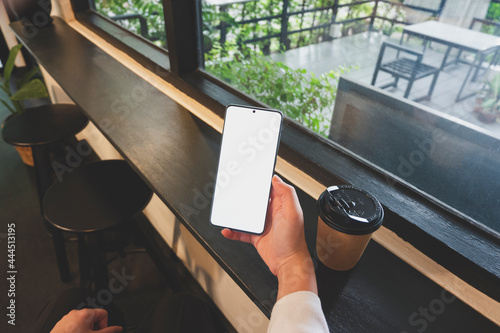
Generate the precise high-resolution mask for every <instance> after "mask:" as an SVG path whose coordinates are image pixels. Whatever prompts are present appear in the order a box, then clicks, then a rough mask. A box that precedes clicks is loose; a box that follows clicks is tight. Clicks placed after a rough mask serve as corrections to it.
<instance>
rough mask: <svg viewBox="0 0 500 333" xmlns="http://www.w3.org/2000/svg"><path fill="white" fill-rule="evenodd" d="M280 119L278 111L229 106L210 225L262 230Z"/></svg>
mask: <svg viewBox="0 0 500 333" xmlns="http://www.w3.org/2000/svg"><path fill="white" fill-rule="evenodd" d="M281 120H282V115H281V113H280V112H277V111H268V110H259V109H251V108H245V107H238V106H230V107H228V109H227V111H226V118H225V121H224V133H223V136H222V147H221V153H220V158H219V167H218V170H217V180H216V187H215V193H214V199H213V204H212V213H211V222H212V224H214V225H216V226H219V227H226V228H230V229H233V230H240V231H246V232H250V233H256V234H260V233H262V232H263V231H264V224H265V219H266V212H267V206H268V202H269V193H270V189H271V179H272V176H273V172H274V165H275V160H276V153H277V151H278V142H279V136H280V130H281Z"/></svg>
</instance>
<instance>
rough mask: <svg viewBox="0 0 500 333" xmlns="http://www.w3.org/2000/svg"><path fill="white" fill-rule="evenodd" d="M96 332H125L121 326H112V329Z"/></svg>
mask: <svg viewBox="0 0 500 333" xmlns="http://www.w3.org/2000/svg"><path fill="white" fill-rule="evenodd" d="M96 332H100V333H121V332H123V328H122V327H120V326H110V327H106V328H103V329H101V330H98V331H96Z"/></svg>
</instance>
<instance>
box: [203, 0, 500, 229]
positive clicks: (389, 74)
mask: <svg viewBox="0 0 500 333" xmlns="http://www.w3.org/2000/svg"><path fill="white" fill-rule="evenodd" d="M469 3H470V1H467V0H454V1H451V0H423V1H422V0H393V1H369V2H364V1H363V2H361V3H360V1H359V0H353V1H351V0H202V24H201V25H200V26H201V27H202V30H203V31H202V32H203V41H202V42H203V45H202V49H203V52H204V64H203V66H204V69H205V70H206V71H207V72H209V73H211V74H213V75H215V76H216V77H218V78H220V79H221V80H223V81H225V82H226V83H228V84H230V85H232V86H234V87H235V88H237V89H238V90H240V91H242V92H244V93H246V94H249V95H250V96H253V97H254V98H256V99H258V100H260V101H261V102H263V103H265V104H268V105H270V106H271V107H273V108H276V109H279V110H281V111H283V112H284V113H285V114H286V115H287V116H288V117H290V118H291V119H293V120H295V121H297V122H299V123H300V124H302V125H304V126H306V127H307V128H309V129H310V130H312V131H314V132H316V133H318V134H319V135H322V136H324V137H328V138H330V139H332V140H334V141H337V142H338V143H340V144H343V145H344V146H345V147H346V148H348V149H350V150H351V151H352V152H353V153H354V154H356V155H357V156H359V157H361V158H362V159H364V160H367V161H369V162H370V163H375V165H377V166H378V167H381V168H383V169H384V170H385V171H386V172H388V173H390V174H391V177H393V179H397V180H398V181H402V182H404V183H406V184H409V185H410V186H411V187H413V188H415V189H417V190H418V191H423V192H424V193H425V194H426V195H428V196H430V197H431V198H432V199H433V200H436V201H438V202H439V204H443V205H445V206H446V207H448V208H449V209H451V210H453V211H455V212H458V214H463V215H466V216H467V217H468V218H470V219H471V220H474V221H475V222H479V223H481V224H483V225H485V226H487V227H488V228H490V229H493V230H496V231H497V232H500V215H499V214H498V213H492V212H491V211H485V207H491V208H493V207H499V206H500V201H499V200H500V199H499V198H500V185H499V184H500V182H499V180H500V144H499V142H500V102H499V101H500V66H498V63H499V62H500V51H499V47H500V46H499V45H500V42H499V39H498V38H497V37H496V36H498V35H499V34H500V23H499V18H500V4H498V3H497V1H488V0H486V1H477V2H474V5H473V6H469V5H468V4H469ZM495 35H496V36H495ZM465 36H467V37H465ZM386 42H387V43H390V44H387V43H386ZM384 45H385V46H384ZM375 72H376V73H377V75H374V73H375ZM340 77H342V78H345V79H348V80H349V82H355V83H356V84H360V85H361V86H366V87H368V88H367V89H368V90H369V93H367V94H366V95H365V96H362V97H363V98H364V100H362V101H361V100H360V101H358V103H357V104H356V103H353V104H356V105H350V106H349V105H346V104H345V101H344V103H343V104H342V103H340V104H339V103H336V100H337V99H338V98H339V96H340V95H341V92H340V91H338V85H339V79H340ZM372 81H375V82H374V84H372ZM375 87H376V88H375ZM339 94H340V95H339ZM349 98H353V97H352V96H350V97H349ZM388 99H389V100H393V101H392V102H391V101H388ZM337 102H338V101H337ZM414 102H416V103H418V104H416V108H417V109H419V110H420V111H415V112H413V111H412V109H411V108H412V105H413V106H415V104H412V103H414ZM394 103H395V104H394ZM398 103H400V105H402V106H401V107H398ZM401 103H402V104H401ZM336 104H338V105H336ZM388 104H389V105H392V106H393V108H392V109H391V108H387V107H386V106H387V105H388ZM363 108H364V109H363ZM403 109H404V110H407V111H406V113H404V114H402V113H401V110H403ZM334 110H335V111H334ZM377 110H379V112H380V113H378V114H377ZM391 110H392V111H391ZM422 110H423V111H422ZM382 111H384V112H382ZM334 112H335V113H342V115H343V118H342V121H343V122H342V123H340V124H339V123H332V122H335V121H336V120H337V119H338V117H337V114H336V115H335V116H334ZM353 123H354V124H353ZM388 124H390V125H388ZM441 134H442V135H441ZM349 135H350V136H349ZM437 137H439V138H440V139H442V140H441V141H439V140H438V139H436V138H437ZM346 138H348V139H346ZM353 142H355V144H351V143H353ZM396 143H397V144H396ZM419 145H420V146H419ZM384 154H386V155H384ZM389 155H390V156H392V157H391V158H384V156H389ZM417 155H418V156H417ZM419 158H420V159H419ZM403 160H404V162H403ZM405 163H406V164H405ZM401 164H405V165H404V166H401ZM415 170H417V171H415ZM493 210H496V209H493Z"/></svg>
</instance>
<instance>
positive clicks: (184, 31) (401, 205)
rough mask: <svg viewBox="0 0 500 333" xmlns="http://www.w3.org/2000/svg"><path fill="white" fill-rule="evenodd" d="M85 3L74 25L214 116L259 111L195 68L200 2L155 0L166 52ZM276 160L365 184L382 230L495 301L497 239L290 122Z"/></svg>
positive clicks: (76, 2) (499, 276)
mask: <svg viewBox="0 0 500 333" xmlns="http://www.w3.org/2000/svg"><path fill="white" fill-rule="evenodd" d="M90 1H91V0H72V3H73V9H74V10H75V14H76V19H77V20H78V21H80V22H81V23H82V24H84V25H85V26H86V27H88V28H90V29H92V30H93V31H94V32H96V33H97V34H99V35H100V36H102V37H103V38H104V39H106V40H107V41H108V42H110V43H112V44H113V45H114V46H116V47H118V48H120V49H121V50H122V51H124V52H127V53H128V54H129V55H130V56H131V57H133V58H134V59H136V60H137V61H138V62H139V63H141V64H142V65H144V66H145V67H147V68H150V69H155V68H156V69H157V70H158V68H159V67H160V68H161V70H168V71H169V72H168V73H166V75H161V76H162V77H163V78H164V79H165V80H166V81H167V82H169V83H172V84H173V85H175V86H176V87H177V88H178V89H179V90H181V91H182V92H184V93H186V94H187V95H189V96H192V97H193V98H195V99H196V100H198V101H199V102H200V103H202V104H204V105H206V106H207V107H208V108H209V109H210V110H212V111H213V112H214V113H215V114H217V115H218V116H220V117H221V118H223V117H224V112H225V107H226V105H228V104H243V105H253V106H260V107H266V105H264V104H263V103H261V102H259V101H257V100H255V99H253V98H251V97H250V96H247V95H245V94H244V93H242V92H239V91H237V90H235V89H234V88H232V87H230V86H229V85H227V84H226V83H224V82H222V81H220V80H218V79H217V78H215V77H213V76H211V75H210V74H208V73H206V72H204V71H203V70H202V69H200V68H199V64H200V63H201V57H203V54H202V49H201V47H200V45H198V41H200V40H201V38H200V36H201V30H200V26H199V24H198V22H200V21H198V20H199V19H200V18H201V6H198V4H199V3H200V0H185V1H173V0H162V3H163V5H164V14H165V22H167V23H166V33H167V43H168V45H169V51H168V52H167V51H166V50H164V49H161V48H159V47H157V46H156V45H154V44H152V43H150V42H149V41H147V40H145V39H144V38H142V37H141V36H138V35H135V34H134V33H132V32H128V30H126V29H123V28H121V27H119V26H118V25H117V24H116V23H115V22H112V21H111V20H107V19H106V18H104V17H103V16H101V15H100V14H98V13H96V12H93V11H91V8H90V7H91V6H90ZM89 18H93V19H94V22H95V21H99V20H107V21H108V24H109V22H111V24H113V25H116V26H117V27H119V28H121V29H123V30H125V31H127V32H128V33H129V34H130V35H131V36H133V38H135V41H136V42H137V44H134V45H125V44H124V43H123V42H122V40H118V39H116V36H114V34H113V31H111V30H112V29H108V28H107V26H108V25H106V24H101V25H99V24H95V23H94V24H93V20H91V19H89ZM115 35H116V34H115ZM186 41H188V42H186ZM193 41H195V42H194V43H193ZM148 44H151V45H152V46H153V47H152V48H151V52H152V53H153V54H154V55H155V56H154V57H151V56H145V55H144V53H143V52H144V50H145V49H147V48H148ZM151 45H149V47H150V46H151ZM155 48H156V49H155ZM155 57H159V58H161V57H169V59H170V69H168V68H165V67H164V66H162V65H161V64H158V63H157V62H155V61H154V59H156V58H155ZM280 156H281V157H283V158H284V159H285V160H287V161H288V162H289V163H291V164H293V165H294V166H295V167H297V168H298V169H300V170H302V171H304V172H305V173H306V174H309V175H314V178H315V179H317V180H318V181H320V182H322V183H329V182H330V183H332V182H333V181H337V182H338V183H342V184H344V183H357V184H359V183H360V181H363V182H364V183H366V184H367V186H365V187H364V188H365V189H366V190H368V191H369V192H372V193H373V194H374V195H375V196H377V197H379V198H380V197H381V196H384V197H387V198H389V199H387V200H388V201H387V200H385V201H384V200H381V201H382V202H383V203H384V208H385V210H386V215H387V218H386V221H387V222H385V223H384V225H385V226H386V227H387V228H389V229H390V230H391V231H393V232H395V233H396V234H397V235H398V236H400V237H401V238H403V239H404V240H405V241H408V242H409V243H410V244H412V245H413V246H414V247H416V248H417V249H418V250H420V251H421V252H422V253H424V254H425V255H427V256H428V257H430V258H432V259H433V260H435V261H436V262H438V263H439V264H441V265H442V266H444V267H445V268H446V269H448V270H450V271H451V272H453V273H454V274H456V275H457V276H458V277H460V278H462V279H463V280H465V281H466V282H468V283H469V284H471V285H472V286H474V287H475V288H477V289H478V290H479V291H482V292H484V293H485V294H487V295H489V296H490V297H492V298H494V299H495V300H497V301H500V283H499V281H500V268H499V267H496V266H497V265H496V263H497V262H498V260H496V261H495V258H498V256H499V255H498V254H497V255H495V253H494V250H495V249H498V247H499V246H500V236H499V235H498V234H496V233H494V232H493V233H492V232H488V231H487V230H486V229H485V228H481V227H478V226H477V225H474V224H472V223H470V222H469V221H468V220H466V219H465V218H463V217H461V216H459V215H458V214H455V213H453V212H451V211H449V210H447V209H445V208H443V207H442V206H441V205H439V204H437V203H436V202H433V201H431V200H429V199H428V198H426V197H425V196H424V195H422V194H420V193H419V192H418V191H417V190H415V189H412V188H410V187H408V186H407V185H405V184H402V183H399V182H397V181H394V184H392V185H390V184H389V183H391V182H392V180H391V181H390V182H388V178H387V177H388V176H387V174H384V173H383V172H381V171H380V170H379V169H378V168H376V167H374V166H371V165H370V164H369V163H364V162H362V161H360V159H359V158H358V157H357V156H355V154H353V153H350V152H348V151H347V150H346V149H345V148H343V147H341V146H339V145H338V144H336V143H335V142H333V141H331V140H328V139H326V138H323V137H320V136H319V135H317V134H316V133H313V132H312V131H311V130H309V129H307V128H305V127H303V126H301V125H299V124H297V123H295V122H294V121H292V120H290V119H285V121H284V130H283V135H282V140H281V147H280ZM332 163H335V169H333V168H332V167H331V165H333V164H332ZM377 192H380V195H378V194H377ZM426 217H427V218H426ZM429 219H432V220H429ZM437 229H440V230H445V231H444V232H443V233H442V234H439V233H436V232H434V230H437ZM465 237H467V238H468V239H469V242H468V243H472V242H473V243H474V246H468V243H465V242H464V239H465ZM492 252H493V253H492Z"/></svg>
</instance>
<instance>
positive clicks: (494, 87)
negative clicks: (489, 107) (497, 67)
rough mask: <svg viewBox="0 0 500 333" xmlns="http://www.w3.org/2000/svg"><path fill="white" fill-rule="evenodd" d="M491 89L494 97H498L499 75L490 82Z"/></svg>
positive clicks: (499, 87)
mask: <svg viewBox="0 0 500 333" xmlns="http://www.w3.org/2000/svg"><path fill="white" fill-rule="evenodd" d="M491 89H492V90H493V93H494V94H495V96H496V97H498V95H499V94H500V75H496V76H495V77H494V78H493V79H492V80H491Z"/></svg>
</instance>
